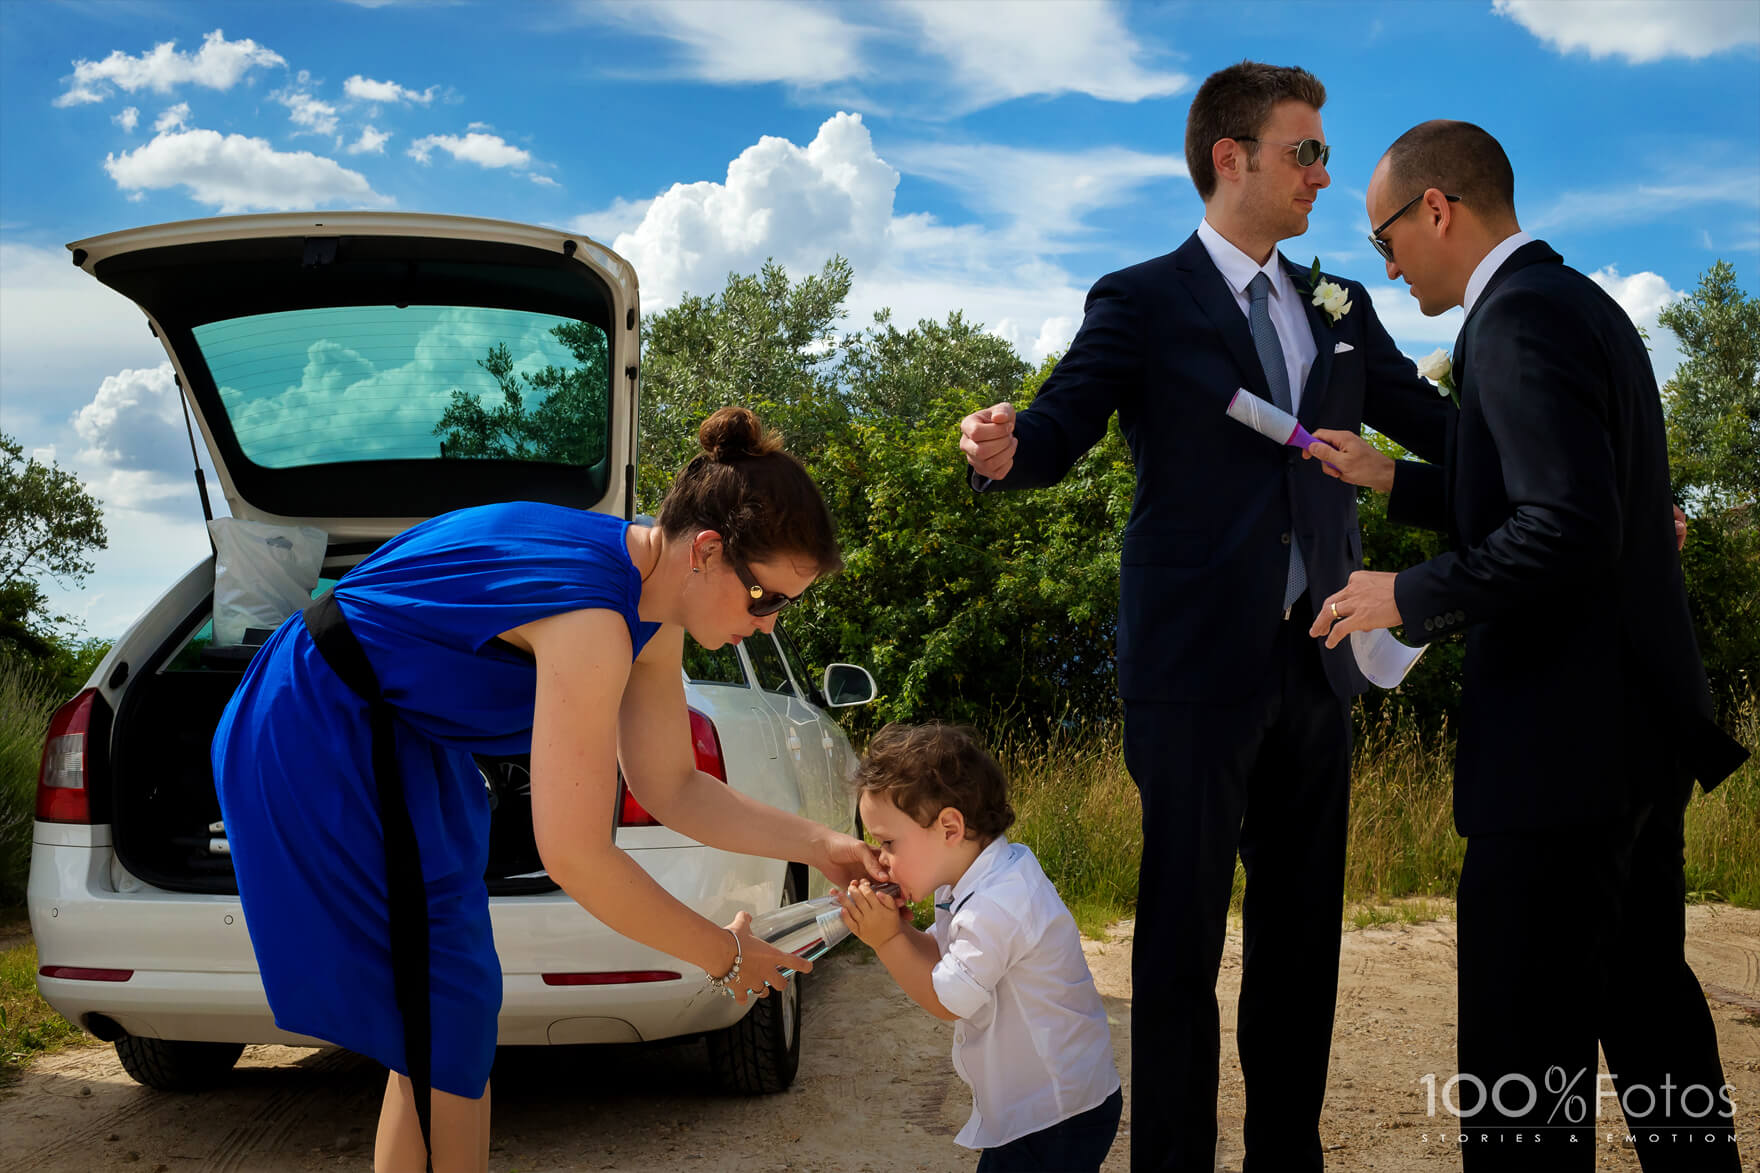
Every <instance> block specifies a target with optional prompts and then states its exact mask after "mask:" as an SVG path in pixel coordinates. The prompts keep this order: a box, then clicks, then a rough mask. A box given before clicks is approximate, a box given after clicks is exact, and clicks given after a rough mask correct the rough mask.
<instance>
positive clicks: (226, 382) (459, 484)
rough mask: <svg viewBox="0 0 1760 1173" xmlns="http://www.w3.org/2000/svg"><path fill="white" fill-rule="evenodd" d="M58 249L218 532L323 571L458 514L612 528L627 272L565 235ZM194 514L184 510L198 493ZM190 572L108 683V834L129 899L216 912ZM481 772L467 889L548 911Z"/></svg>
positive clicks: (312, 223) (228, 650) (204, 685)
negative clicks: (146, 362)
mask: <svg viewBox="0 0 1760 1173" xmlns="http://www.w3.org/2000/svg"><path fill="white" fill-rule="evenodd" d="M68 248H69V250H70V251H71V252H72V254H73V261H74V264H76V265H78V266H79V267H80V268H82V269H84V270H85V271H86V272H88V273H91V274H92V275H93V276H95V277H96V278H97V279H98V280H99V281H102V282H103V283H104V284H105V285H107V286H109V287H110V288H112V289H114V290H116V291H117V292H119V293H121V294H123V295H124V296H126V297H128V298H130V299H131V300H132V301H134V302H135V304H136V305H138V306H139V307H140V308H141V309H142V310H143V311H144V312H145V313H146V315H147V318H148V321H149V323H150V325H151V327H152V329H153V332H154V334H155V335H157V336H158V337H159V338H160V340H161V341H162V342H163V343H164V345H165V350H166V353H167V354H168V355H169V357H170V359H171V363H172V366H173V368H174V370H175V372H176V375H177V381H178V386H179V387H180V388H181V390H182V394H183V396H184V399H185V401H186V403H187V405H188V407H189V410H190V414H191V416H192V418H193V420H194V423H195V426H196V427H197V428H198V429H199V430H200V434H201V438H202V441H203V443H204V444H205V445H206V447H207V450H208V453H209V456H210V458H211V459H212V460H213V463H214V468H215V471H216V473H217V474H218V477H219V481H220V488H221V491H222V494H223V496H224V498H225V501H226V504H227V506H228V507H229V509H230V511H231V513H232V515H233V517H235V518H239V519H242V520H244V521H252V522H262V523H267V524H269V525H281V526H305V527H314V528H317V529H321V530H323V531H324V533H325V536H326V559H325V562H326V565H328V566H331V567H338V566H346V565H350V564H352V562H353V561H355V560H358V559H359V558H360V557H362V556H364V555H365V554H366V553H368V552H369V551H371V550H372V549H374V548H376V547H377V546H378V545H379V544H380V543H382V542H384V541H385V540H387V539H389V538H390V537H392V536H394V535H396V534H397V533H400V532H402V531H403V530H404V529H406V528H408V527H409V526H411V525H413V524H415V523H416V522H418V521H421V520H424V519H426V518H429V517H433V516H436V515H438V514H441V513H445V512H448V511H450V510H454V509H461V508H466V507H469V506H472V505H482V504H487V503H490V502H497V501H514V500H526V501H544V502H549V503H553V504H558V505H567V506H572V507H574V508H579V509H595V510H600V511H603V512H607V513H614V514H621V515H622V516H625V517H627V516H629V515H630V513H631V511H632V507H633V493H634V485H635V438H636V377H637V365H636V364H637V355H638V351H639V331H638V321H639V307H638V304H637V288H636V279H635V273H634V271H633V270H632V269H631V268H630V267H629V265H628V264H627V263H626V262H625V261H624V260H623V259H622V258H620V257H618V256H616V255H615V254H614V253H611V252H610V251H608V250H606V249H604V248H602V247H601V246H599V245H597V244H595V243H594V242H593V241H591V240H588V239H587V238H585V237H583V236H580V235H579V234H575V233H567V232H563V231H560V230H557V229H551V228H539V227H531V226H527V225H521V224H510V223H506V222H502V221H494V220H478V219H470V218H464V217H455V216H429V215H417V214H407V213H383V212H344V213H310V214H300V213H284V214H274V215H264V216H235V217H222V218H218V219H211V220H197V221H185V222H182V223H176V224H162V225H156V226H153V227H149V228H139V229H131V230H128V231H124V232H116V233H111V234H109V235H105V236H98V237H92V238H90V239H87V240H82V241H77V242H75V243H73V244H70V245H69V246H68ZM198 483H199V482H198ZM201 500H202V506H203V510H204V512H209V511H210V504H209V499H208V496H207V493H206V489H205V488H203V490H202V495H201ZM192 511H193V510H192ZM193 573H196V574H200V573H202V571H201V570H199V569H198V571H196V572H193ZM206 573H207V575H208V578H207V583H206V585H205V587H204V586H203V585H202V584H200V583H197V582H195V581H192V580H189V579H186V580H185V582H184V583H183V584H182V585H181V586H180V588H178V590H179V597H181V598H184V599H187V600H189V601H190V604H191V606H190V609H189V610H188V611H187V612H185V613H183V614H182V615H181V616H179V617H177V618H176V619H175V620H167V619H165V618H164V616H165V614H166V613H165V612H164V611H160V610H155V611H154V612H152V613H150V614H152V615H154V616H155V618H154V619H153V622H154V623H155V624H157V625H158V626H159V627H160V628H161V629H160V630H142V629H137V630H135V631H132V632H130V634H129V636H128V637H127V639H128V642H129V643H130V644H131V645H137V648H138V650H136V651H135V653H134V654H133V655H131V659H132V660H133V661H134V663H136V664H137V665H150V666H151V668H150V669H149V670H146V671H140V672H137V673H136V675H135V676H134V678H133V679H132V680H129V681H128V682H127V683H126V684H125V685H124V686H123V691H122V695H121V696H120V697H119V698H118V703H117V705H116V717H115V722H114V725H113V729H112V734H111V739H110V743H109V747H108V748H109V762H110V772H111V803H112V816H113V834H114V842H115V845H116V852H117V855H118V858H119V859H120V860H121V862H122V864H123V866H124V867H126V868H127V869H128V870H129V871H130V872H131V873H133V874H134V875H136V876H138V877H139V878H140V879H142V880H144V881H146V882H148V883H151V884H154V885H156V886H158V887H162V888H167V889H171V890H175V891H190V892H216V893H222V892H225V893H229V892H234V891H236V885H235V880H234V876H233V870H232V862H231V858H230V856H229V854H228V853H227V849H226V841H225V832H224V828H222V827H220V810H219V803H218V800H217V799H216V797H215V794H214V785H213V778H212V772H211V769H210V766H209V754H208V748H209V743H210V741H211V740H212V738H213V734H214V729H215V726H216V724H217V723H218V721H219V717H220V714H221V712H222V711H223V710H224V708H225V706H226V703H227V701H228V700H229V699H230V697H231V696H232V693H233V690H234V689H235V688H237V687H238V684H239V681H240V680H241V679H242V677H243V672H244V669H245V667H246V665H247V664H248V663H249V660H250V656H251V653H252V651H253V649H252V648H251V647H250V646H248V645H234V646H230V647H223V646H215V645H214V643H213V638H212V627H211V624H210V622H209V621H210V617H211V615H212V612H213V608H214V595H213V593H212V591H213V587H214V582H213V569H212V564H210V565H209V568H208V570H207V571H206ZM204 589H205V590H206V591H208V592H209V593H208V595H207V598H206V599H205V601H203V602H201V603H200V605H199V606H198V605H196V604H195V600H196V599H198V598H199V597H200V593H201V591H203V590H204ZM302 589H304V588H303V585H300V586H296V587H294V588H293V594H294V596H295V597H297V595H298V592H299V591H300V590H302ZM172 628H175V629H174V630H173V629H172ZM229 629H230V628H229ZM482 764H483V766H484V768H485V773H486V777H487V781H486V783H485V784H486V785H489V786H490V792H491V796H492V798H493V799H494V801H495V812H494V815H493V819H494V822H493V824H492V827H493V829H492V833H491V840H492V845H493V847H492V857H491V861H490V867H489V876H490V879H491V890H492V891H499V892H517V891H536V890H548V889H549V888H551V887H552V886H553V885H551V884H550V881H549V879H548V878H547V877H545V876H544V875H543V874H542V871H541V867H542V865H541V864H540V863H539V861H538V857H537V851H536V849H535V847H534V846H533V845H532V832H531V803H530V796H529V793H528V791H527V790H526V788H525V787H524V786H522V785H521V780H522V778H523V775H522V774H521V773H520V772H518V771H515V770H513V769H511V768H510V767H508V766H507V765H505V764H503V763H498V762H485V763H482Z"/></svg>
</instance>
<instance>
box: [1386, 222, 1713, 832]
mask: <svg viewBox="0 0 1760 1173" xmlns="http://www.w3.org/2000/svg"><path fill="white" fill-rule="evenodd" d="M1454 363H1455V370H1456V382H1457V386H1458V387H1459V388H1460V393H1461V409H1460V415H1459V419H1458V422H1456V423H1455V425H1454V426H1453V427H1452V428H1451V430H1450V443H1449V452H1448V456H1447V459H1446V461H1445V463H1444V464H1443V466H1441V467H1435V466H1421V465H1413V464H1408V463H1402V464H1401V465H1399V467H1398V469H1397V471H1396V474H1395V478H1394V487H1393V494H1392V497H1391V498H1390V500H1389V503H1388V517H1389V519H1390V520H1411V521H1416V522H1419V523H1426V522H1427V523H1428V524H1430V525H1432V526H1433V527H1434V528H1440V529H1446V530H1449V531H1451V532H1452V533H1453V536H1454V539H1455V544H1456V546H1457V550H1456V551H1454V552H1450V553H1447V554H1443V555H1441V556H1440V557H1437V558H1433V559H1431V560H1430V561H1428V562H1425V563H1422V564H1421V565H1418V566H1415V567H1412V568H1411V569H1409V570H1404V571H1401V572H1400V574H1399V577H1398V578H1397V579H1396V580H1395V583H1394V596H1395V599H1396V601H1397V603H1398V605H1399V611H1400V615H1401V616H1402V618H1403V619H1404V622H1405V625H1406V631H1407V632H1408V633H1410V634H1413V635H1415V634H1417V633H1418V632H1420V631H1421V632H1422V633H1423V636H1424V638H1426V639H1430V638H1434V637H1435V636H1437V635H1439V634H1442V633H1446V632H1449V631H1452V630H1457V629H1459V630H1465V631H1466V636H1467V657H1466V665H1465V669H1464V672H1465V678H1464V681H1463V688H1462V695H1461V718H1460V729H1459V732H1460V743H1459V754H1458V758H1457V762H1456V768H1455V824H1456V826H1457V827H1458V828H1459V830H1460V832H1461V834H1463V835H1474V834H1483V833H1486V832H1494V831H1525V830H1537V829H1543V828H1546V827H1550V826H1559V825H1564V824H1569V823H1578V822H1583V821H1588V820H1593V819H1603V818H1607V817H1610V816H1611V815H1614V814H1617V813H1619V812H1620V811H1622V810H1624V809H1627V808H1628V807H1629V806H1630V805H1631V804H1632V803H1634V802H1644V801H1651V800H1653V799H1657V798H1660V797H1662V796H1663V795H1664V794H1666V793H1669V792H1670V791H1671V790H1672V792H1673V793H1677V794H1678V793H1679V786H1680V784H1681V780H1682V774H1683V772H1691V773H1693V774H1695V775H1696V776H1697V777H1699V778H1700V779H1701V781H1702V782H1703V783H1704V784H1705V785H1707V786H1710V785H1715V784H1716V782H1717V780H1718V779H1719V778H1722V777H1723V776H1724V774H1727V773H1728V772H1729V770H1730V769H1733V768H1734V766H1735V765H1736V764H1739V762H1740V761H1741V760H1742V758H1743V757H1745V756H1746V753H1745V751H1741V750H1740V747H1737V746H1734V743H1733V742H1731V741H1730V740H1729V739H1728V738H1727V737H1726V736H1724V735H1723V734H1722V732H1721V731H1719V730H1718V729H1717V728H1716V726H1714V725H1712V724H1711V720H1710V714H1711V699H1710V694H1709V692H1708V691H1707V688H1706V683H1705V670H1704V665H1703V663H1702V661H1701V660H1700V657H1699V648H1698V644H1697V643H1696V641H1695V640H1694V637H1693V627H1692V621H1691V618H1690V616H1689V614H1688V611H1687V597H1686V588H1685V585H1684V582H1683V579H1682V574H1681V563H1680V558H1679V557H1678V555H1677V553H1676V551H1675V536H1674V525H1673V513H1672V510H1671V508H1670V507H1671V505H1672V498H1671V495H1670V491H1669V476H1668V452H1667V443H1666V439H1665V435H1664V430H1663V421H1662V401H1661V397H1660V395H1659V394H1658V393H1657V389H1656V378H1655V375H1654V374H1653V373H1652V371H1651V367H1650V356H1649V354H1648V353H1647V352H1646V351H1645V349H1644V343H1643V341H1642V340H1641V339H1640V338H1639V336H1638V332H1637V330H1636V329H1635V328H1634V327H1633V325H1632V322H1631V319H1630V318H1629V317H1627V315H1626V313H1625V311H1624V310H1622V309H1620V307H1619V305H1618V304H1617V303H1616V302H1615V301H1614V300H1613V299H1612V298H1611V297H1609V296H1608V295H1607V294H1606V293H1604V292H1603V291H1602V290H1601V288H1600V287H1599V286H1597V285H1596V284H1595V283H1594V282H1593V281H1591V280H1589V279H1588V278H1587V277H1585V276H1583V275H1582V274H1581V273H1579V272H1577V271H1576V270H1575V269H1571V268H1568V267H1566V266H1565V264H1564V263H1563V261H1562V259H1561V258H1560V257H1559V255H1558V254H1557V253H1556V252H1554V251H1552V249H1551V248H1549V247H1547V246H1546V244H1545V243H1543V242H1541V241H1533V242H1530V243H1528V244H1526V245H1523V246H1522V247H1521V248H1519V249H1517V250H1516V251H1515V253H1513V254H1512V255H1511V256H1510V257H1509V259H1508V260H1506V261H1505V262H1504V263H1503V265H1502V266H1501V267H1499V268H1498V270H1497V272H1496V273H1495V274H1494V275H1493V276H1492V278H1491V281H1490V283H1489V284H1488V285H1487V286H1486V288H1485V292H1484V293H1483V294H1482V295H1481V296H1480V298H1479V300H1478V301H1477V302H1475V303H1474V305H1473V312H1472V313H1471V314H1470V315H1468V317H1467V320H1466V323H1465V325H1464V326H1463V327H1462V329H1461V334H1460V338H1459V340H1458V341H1457V342H1456V344H1455V354H1454ZM1732 749H1733V750H1734V752H1735V755H1736V756H1733V760H1732V755H1731V751H1732ZM1719 769H1721V770H1722V772H1721V773H1718V772H1717V771H1718V770H1719ZM1712 775H1715V776H1712Z"/></svg>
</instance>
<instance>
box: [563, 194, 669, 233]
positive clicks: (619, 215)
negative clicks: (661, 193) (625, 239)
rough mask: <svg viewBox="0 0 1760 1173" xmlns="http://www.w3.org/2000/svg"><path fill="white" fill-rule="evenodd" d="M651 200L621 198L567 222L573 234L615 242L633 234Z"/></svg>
mask: <svg viewBox="0 0 1760 1173" xmlns="http://www.w3.org/2000/svg"><path fill="white" fill-rule="evenodd" d="M653 202H654V201H653V200H626V199H624V198H623V197H622V196H619V197H617V198H616V199H614V200H612V201H611V204H610V206H609V207H605V208H601V209H599V210H598V211H596V212H585V213H582V214H581V215H579V216H576V217H575V218H574V219H573V220H570V221H569V222H568V227H569V228H570V230H572V231H574V232H584V233H586V234H587V235H588V236H590V237H592V238H593V239H594V240H616V239H617V238H618V237H619V236H621V235H623V234H624V233H625V232H633V231H634V230H635V229H636V227H637V226H638V225H640V224H641V222H642V219H643V217H645V216H646V215H647V214H648V208H649V206H650V205H652V204H653Z"/></svg>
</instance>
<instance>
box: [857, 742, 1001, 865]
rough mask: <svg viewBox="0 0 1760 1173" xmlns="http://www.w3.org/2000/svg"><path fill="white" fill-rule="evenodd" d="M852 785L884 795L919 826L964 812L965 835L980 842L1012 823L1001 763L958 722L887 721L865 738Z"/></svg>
mask: <svg viewBox="0 0 1760 1173" xmlns="http://www.w3.org/2000/svg"><path fill="white" fill-rule="evenodd" d="M855 787H856V791H857V793H858V794H873V795H876V796H881V797H885V798H887V799H888V800H890V801H891V802H892V804H893V805H894V806H896V807H898V809H899V810H901V811H903V812H904V813H905V814H907V815H909V816H910V817H911V818H913V819H915V820H916V821H917V825H918V826H920V827H927V826H929V825H930V824H931V823H933V822H934V821H935V816H936V815H938V814H940V813H941V810H942V808H944V807H953V808H954V809H955V810H957V811H959V813H960V814H961V815H963V816H964V817H965V820H966V835H967V837H968V838H977V839H980V840H983V841H984V842H989V841H990V840H992V839H994V838H996V836H998V835H1000V834H1002V832H1004V831H1006V830H1007V829H1008V828H1009V827H1010V826H1012V825H1013V824H1014V808H1013V807H1011V806H1009V805H1008V779H1007V778H1005V777H1004V776H1003V773H1002V767H1001V766H999V765H997V764H996V759H995V758H993V757H991V756H990V755H989V753H987V752H986V751H985V749H984V747H983V745H982V744H981V743H980V742H979V741H978V736H977V734H976V733H974V732H973V731H972V730H970V729H968V728H966V727H964V726H961V725H943V724H941V723H939V722H932V723H930V724H927V725H898V724H893V725H888V726H887V727H886V728H884V729H882V730H881V731H880V732H879V733H877V734H875V735H874V740H873V741H871V742H869V743H868V752H867V753H866V754H865V755H863V757H862V764H861V765H860V766H859V767H857V769H856V776H855Z"/></svg>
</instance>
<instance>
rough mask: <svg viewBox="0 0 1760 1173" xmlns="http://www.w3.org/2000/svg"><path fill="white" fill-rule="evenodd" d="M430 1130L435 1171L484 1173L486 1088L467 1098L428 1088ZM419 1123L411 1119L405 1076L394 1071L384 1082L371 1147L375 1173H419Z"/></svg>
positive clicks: (412, 1096) (411, 1105) (410, 1096)
mask: <svg viewBox="0 0 1760 1173" xmlns="http://www.w3.org/2000/svg"><path fill="white" fill-rule="evenodd" d="M430 1128H431V1132H432V1135H433V1139H434V1173H484V1171H485V1170H487V1169H488V1168H489V1088H488V1085H486V1084H485V1085H484V1087H483V1094H482V1096H481V1098H479V1099H475V1100H467V1099H465V1098H464V1097H463V1096H455V1095H453V1094H451V1093H450V1092H443V1091H439V1090H436V1091H435V1092H434V1093H433V1118H432V1122H431V1126H430ZM424 1156H425V1154H424V1152H423V1150H422V1126H421V1123H420V1121H418V1120H417V1118H416V1100H415V1093H414V1092H413V1091H412V1090H411V1088H410V1082H409V1077H408V1076H407V1075H399V1074H397V1073H396V1072H395V1071H394V1072H392V1073H391V1076H390V1078H389V1079H387V1080H386V1081H385V1104H384V1107H383V1108H381V1109H380V1111H379V1135H378V1139H377V1141H376V1142H375V1144H374V1146H373V1171H374V1173H422V1168H423V1166H424V1165H425V1164H426V1162H425V1161H424V1160H423V1157H424Z"/></svg>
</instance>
